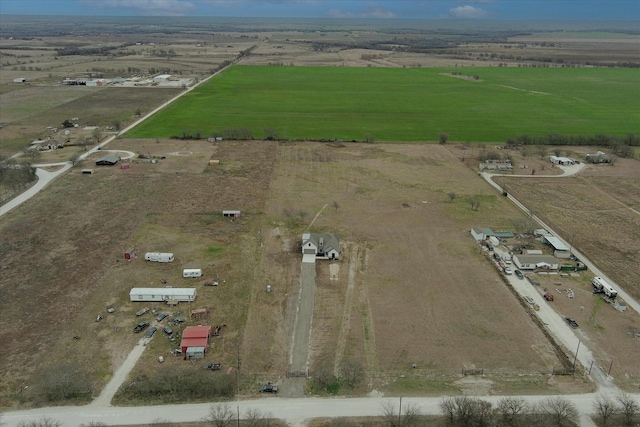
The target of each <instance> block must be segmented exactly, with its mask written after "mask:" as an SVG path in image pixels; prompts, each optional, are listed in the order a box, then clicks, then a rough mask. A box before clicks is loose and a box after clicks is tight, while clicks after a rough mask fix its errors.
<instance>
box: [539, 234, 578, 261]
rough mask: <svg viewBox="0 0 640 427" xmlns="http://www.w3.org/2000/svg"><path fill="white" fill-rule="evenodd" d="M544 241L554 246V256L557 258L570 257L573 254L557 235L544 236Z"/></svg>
mask: <svg viewBox="0 0 640 427" xmlns="http://www.w3.org/2000/svg"><path fill="white" fill-rule="evenodd" d="M541 240H542V243H547V244H549V245H550V246H551V247H553V256H555V257H556V258H569V257H570V256H571V251H570V248H568V247H567V245H565V244H564V243H562V242H561V241H560V239H558V238H557V237H555V236H542V238H541Z"/></svg>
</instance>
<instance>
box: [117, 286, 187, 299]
mask: <svg viewBox="0 0 640 427" xmlns="http://www.w3.org/2000/svg"><path fill="white" fill-rule="evenodd" d="M129 298H130V299H131V301H132V302H143V301H156V302H166V301H170V300H173V301H182V302H192V301H194V300H195V299H196V289H195V288H132V289H131V291H130V292H129Z"/></svg>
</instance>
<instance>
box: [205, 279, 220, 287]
mask: <svg viewBox="0 0 640 427" xmlns="http://www.w3.org/2000/svg"><path fill="white" fill-rule="evenodd" d="M204 285H205V286H218V282H216V281H215V280H207V281H206V282H204Z"/></svg>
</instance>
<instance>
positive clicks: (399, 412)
mask: <svg viewBox="0 0 640 427" xmlns="http://www.w3.org/2000/svg"><path fill="white" fill-rule="evenodd" d="M401 415H402V396H400V408H399V409H398V426H400V423H401V420H400V416H401Z"/></svg>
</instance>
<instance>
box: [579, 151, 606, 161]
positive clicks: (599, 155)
mask: <svg viewBox="0 0 640 427" xmlns="http://www.w3.org/2000/svg"><path fill="white" fill-rule="evenodd" d="M585 161H586V162H589V163H611V156H610V155H608V154H607V153H603V152H602V151H597V152H596V153H595V154H587V155H586V156H585Z"/></svg>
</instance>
